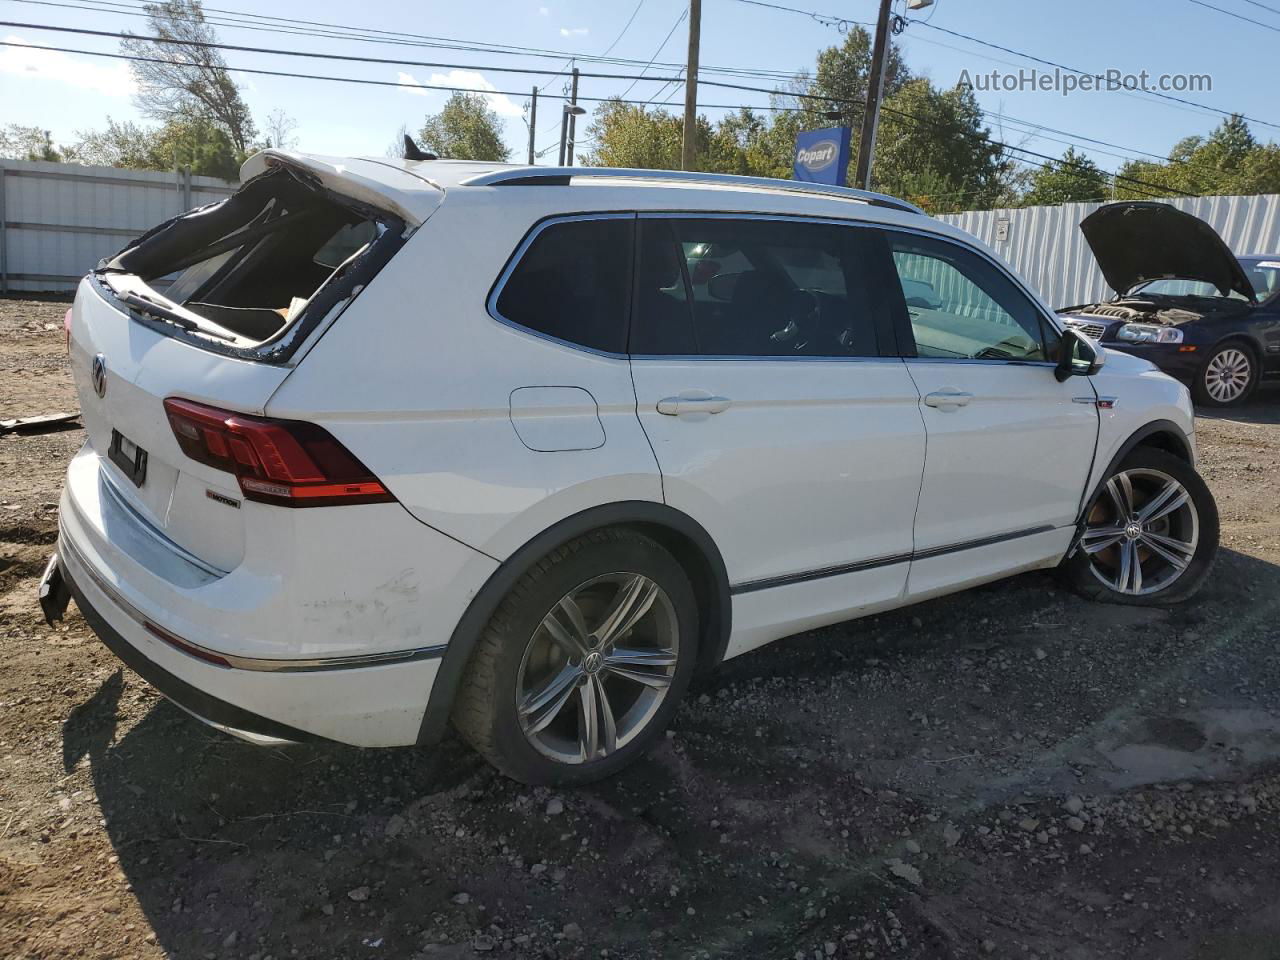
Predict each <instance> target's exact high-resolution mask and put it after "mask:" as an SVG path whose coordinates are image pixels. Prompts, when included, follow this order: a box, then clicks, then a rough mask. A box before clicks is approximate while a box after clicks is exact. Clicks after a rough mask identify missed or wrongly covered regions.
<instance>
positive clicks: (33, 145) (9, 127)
mask: <svg viewBox="0 0 1280 960" xmlns="http://www.w3.org/2000/svg"><path fill="white" fill-rule="evenodd" d="M0 157H3V158H5V159H8V160H52V161H54V162H57V161H59V160H61V159H63V157H62V154H61V153H59V152H58V149H57V147H55V146H54V145H53V137H52V136H51V135H50V133H49V131H48V130H42V129H41V128H40V127H26V126H23V125H22V124H19V123H9V124H6V125H5V126H4V127H0Z"/></svg>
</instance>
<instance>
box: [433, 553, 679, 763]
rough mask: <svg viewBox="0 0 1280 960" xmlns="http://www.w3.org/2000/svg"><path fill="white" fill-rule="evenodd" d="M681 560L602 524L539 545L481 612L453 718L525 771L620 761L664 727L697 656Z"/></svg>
mask: <svg viewBox="0 0 1280 960" xmlns="http://www.w3.org/2000/svg"><path fill="white" fill-rule="evenodd" d="M697 628H698V613H697V606H696V601H695V599H694V594H693V587H692V585H691V584H690V583H689V579H688V577H687V576H686V575H685V572H684V569H683V568H682V567H681V566H680V564H679V563H678V562H677V561H676V560H675V558H674V557H672V556H671V554H669V553H668V552H667V551H666V550H665V549H663V548H662V547H661V546H659V545H658V544H657V543H656V542H654V541H653V540H650V539H649V538H648V537H645V536H642V535H640V534H637V533H634V532H631V531H627V530H603V531H598V532H596V533H592V534H589V535H587V536H585V537H581V538H579V539H577V540H574V541H572V542H571V543H568V544H566V545H565V546H563V547H560V548H559V549H557V550H555V551H553V552H552V553H550V554H548V555H547V556H546V557H544V558H543V559H542V560H540V561H539V562H538V563H536V564H535V565H534V566H533V568H532V569H531V570H530V571H529V572H528V573H526V574H525V576H524V577H523V578H521V580H520V581H519V582H518V583H517V584H516V586H515V587H513V588H512V590H511V593H510V594H508V595H507V597H506V598H505V599H504V600H503V602H502V604H501V605H500V606H499V607H498V610H497V612H496V613H495V614H494V616H493V618H492V620H490V622H489V624H488V626H487V627H486V629H485V632H484V635H483V636H482V637H481V639H480V642H479V643H478V644H477V647H476V651H475V653H474V654H473V656H472V660H471V663H470V664H469V666H468V670H467V675H466V677H465V679H464V681H463V685H462V688H461V689H460V690H459V693H458V699H457V702H456V703H455V705H454V712H453V720H454V725H455V726H456V727H457V729H458V731H459V732H460V733H461V734H462V736H463V737H464V738H465V739H466V740H467V741H468V742H469V743H470V744H471V745H472V746H473V747H475V749H476V750H477V751H479V752H480V753H481V754H482V755H483V756H484V757H485V758H486V759H487V760H489V761H490V762H491V763H492V764H493V765H494V766H496V767H497V768H498V769H499V770H501V771H502V772H503V773H505V774H507V775H508V776H510V777H513V778H514V779H516V780H521V781H524V782H525V783H546V784H551V783H585V782H588V781H591V780H596V779H599V778H601V777H605V776H608V775H609V774H611V773H613V772H615V771H617V770H619V769H621V768H622V767H624V766H626V765H627V764H628V763H630V762H631V760H633V759H634V758H635V757H637V756H638V755H639V754H640V753H641V752H643V751H644V750H645V748H646V747H648V746H649V744H650V743H652V742H653V740H654V738H655V737H657V736H658V735H659V734H660V733H661V732H662V730H663V729H664V728H665V727H666V725H667V723H668V721H669V720H670V718H671V715H672V714H673V713H674V712H675V709H676V706H677V705H678V703H679V700H680V697H681V696H682V695H683V693H684V690H685V688H686V687H687V686H688V683H689V679H690V676H691V675H692V672H693V667H694V662H695V660H696V658H697V649H696V648H697Z"/></svg>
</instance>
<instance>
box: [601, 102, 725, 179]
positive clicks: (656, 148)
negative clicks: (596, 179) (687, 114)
mask: <svg viewBox="0 0 1280 960" xmlns="http://www.w3.org/2000/svg"><path fill="white" fill-rule="evenodd" d="M701 119H702V123H701V124H700V125H699V126H700V128H701V129H700V132H702V133H705V132H707V130H708V129H709V128H708V126H707V125H706V120H705V118H701ZM587 137H588V139H590V140H591V141H592V142H594V143H595V148H594V149H592V150H590V151H588V152H587V153H586V154H584V155H583V157H582V163H583V165H584V166H591V167H641V168H644V169H647V170H678V169H680V147H681V144H682V143H683V142H684V121H683V120H682V119H681V118H680V117H677V116H675V115H674V114H672V113H671V112H669V111H667V110H662V109H658V108H654V109H647V108H645V107H643V106H637V105H635V104H629V103H623V102H622V101H621V100H616V99H615V100H605V101H604V102H602V103H601V104H600V105H599V106H597V107H596V110H595V114H594V116H593V117H592V120H591V125H590V126H589V127H588V128H587ZM700 139H701V140H702V144H701V145H702V147H703V150H701V151H699V155H700V158H705V156H706V149H705V148H706V138H705V136H704V137H702V138H700Z"/></svg>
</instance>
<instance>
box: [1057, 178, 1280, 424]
mask: <svg viewBox="0 0 1280 960" xmlns="http://www.w3.org/2000/svg"><path fill="white" fill-rule="evenodd" d="M1080 230H1081V232H1083V233H1084V236H1085V240H1087V241H1088V243H1089V246H1090V247H1091V248H1092V250H1093V254H1094V256H1095V257H1096V258H1097V261H1098V266H1099V267H1100V268H1101V269H1102V274H1103V276H1104V277H1105V278H1106V280H1107V284H1108V285H1109V286H1110V287H1111V289H1113V290H1115V291H1117V292H1119V294H1120V295H1119V296H1118V297H1117V298H1116V299H1114V300H1110V301H1108V302H1106V303H1092V304H1084V305H1081V306H1076V307H1065V308H1063V309H1061V310H1059V311H1058V312H1059V314H1061V315H1062V317H1063V320H1064V321H1065V322H1066V324H1067V325H1068V326H1071V327H1075V328H1076V329H1077V330H1080V331H1081V332H1083V333H1085V334H1087V335H1088V336H1090V337H1092V338H1093V339H1095V340H1099V341H1101V342H1102V344H1103V346H1106V347H1108V348H1111V349H1114V350H1123V351H1124V352H1125V353H1132V354H1134V355H1135V356H1139V357H1144V358H1145V359H1147V360H1150V361H1151V362H1152V363H1154V364H1155V365H1156V366H1158V367H1159V368H1160V369H1161V370H1163V371H1164V372H1165V373H1168V374H1169V375H1171V376H1174V377H1177V378H1178V379H1179V380H1181V381H1182V382H1183V383H1185V384H1187V385H1188V386H1189V387H1190V388H1191V391H1192V394H1193V395H1194V397H1195V399H1196V402H1197V403H1201V404H1204V405H1206V406H1213V407H1228V406H1233V405H1235V404H1238V403H1243V402H1244V401H1245V400H1246V399H1248V398H1249V396H1250V394H1252V393H1253V391H1254V390H1255V389H1256V388H1257V387H1258V384H1259V383H1262V382H1263V381H1265V380H1268V379H1270V380H1277V379H1280V254H1278V255H1275V256H1265V255H1254V256H1247V257H1236V256H1235V255H1234V254H1232V253H1231V251H1230V250H1229V249H1227V245H1226V244H1225V243H1223V242H1222V238H1221V237H1219V236H1218V234H1217V233H1216V232H1215V231H1214V229H1213V228H1212V227H1211V226H1209V225H1208V224H1207V223H1205V222H1204V221H1203V220H1201V219H1200V218H1198V217H1194V216H1192V215H1191V214H1189V213H1183V212H1182V211H1181V210H1178V209H1176V208H1174V207H1171V206H1169V205H1168V204H1164V203H1147V202H1138V201H1128V202H1123V203H1112V204H1108V205H1107V206H1105V207H1100V208H1099V209H1098V210H1096V211H1094V212H1093V213H1092V214H1090V215H1089V216H1088V217H1086V218H1085V219H1084V220H1083V221H1082V222H1081V224H1080Z"/></svg>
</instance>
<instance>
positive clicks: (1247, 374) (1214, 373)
mask: <svg viewBox="0 0 1280 960" xmlns="http://www.w3.org/2000/svg"><path fill="white" fill-rule="evenodd" d="M1257 382H1258V362H1257V360H1256V359H1255V357H1254V355H1253V351H1252V350H1251V349H1249V347H1248V346H1247V345H1245V344H1243V343H1241V342H1239V341H1236V340H1232V341H1228V342H1227V343H1224V344H1221V345H1220V346H1218V347H1216V348H1215V349H1214V350H1213V352H1212V353H1211V354H1210V355H1209V359H1208V360H1207V361H1206V362H1205V365H1204V367H1202V368H1201V370H1200V373H1199V374H1198V375H1197V377H1196V383H1195V394H1196V402H1197V403H1200V404H1203V405H1205V406H1209V407H1231V406H1234V405H1236V404H1237V403H1243V402H1244V401H1245V400H1247V399H1248V398H1249V394H1251V393H1253V388H1254V387H1255V386H1256V385H1257Z"/></svg>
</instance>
